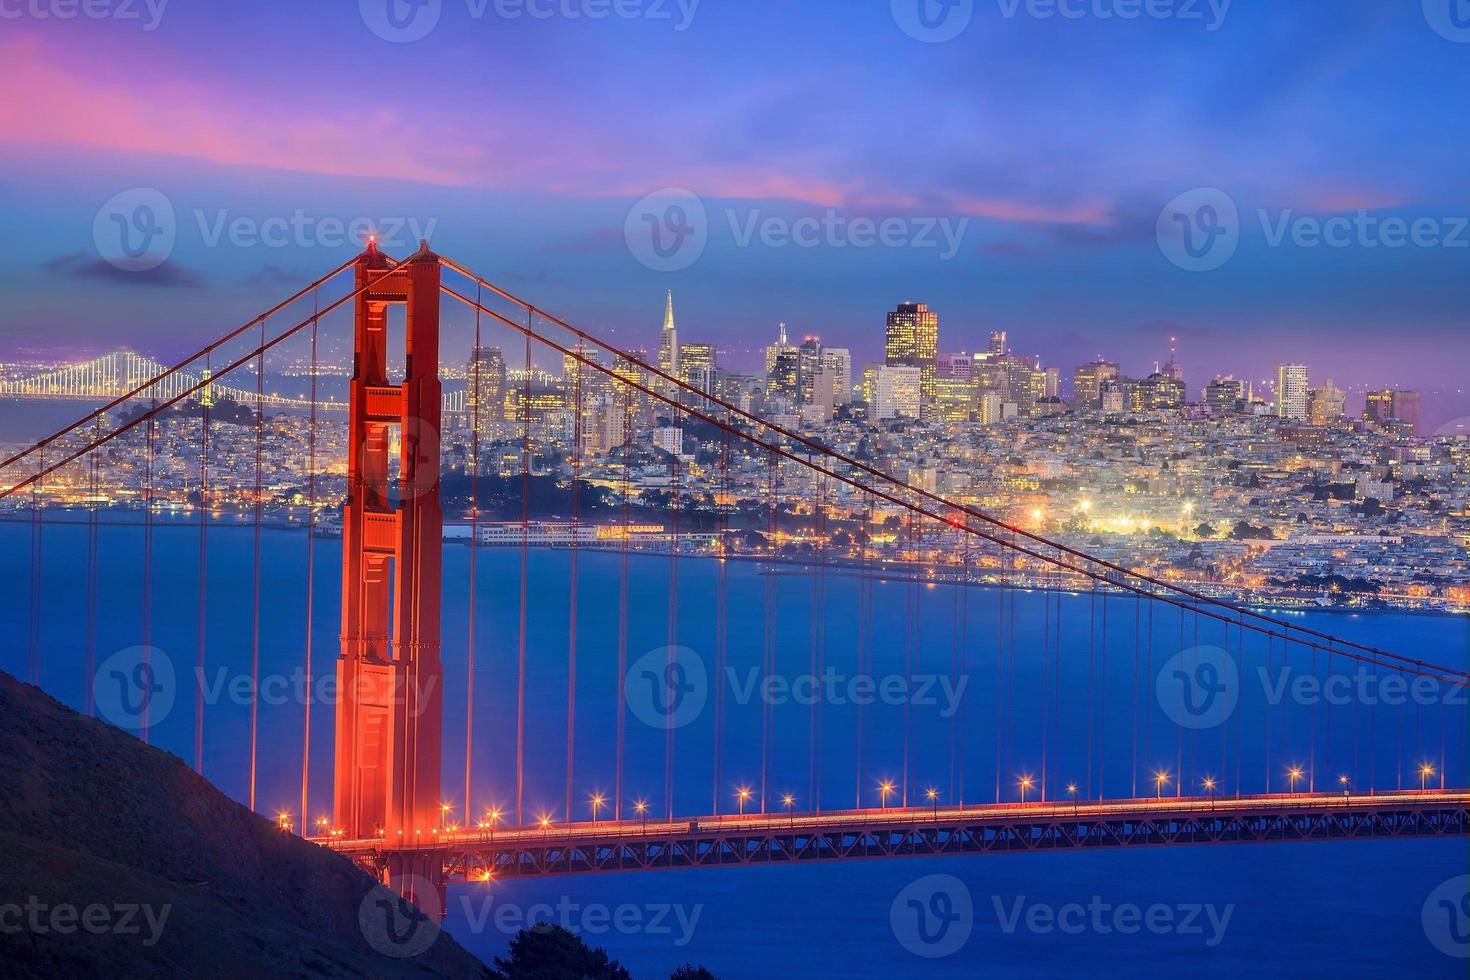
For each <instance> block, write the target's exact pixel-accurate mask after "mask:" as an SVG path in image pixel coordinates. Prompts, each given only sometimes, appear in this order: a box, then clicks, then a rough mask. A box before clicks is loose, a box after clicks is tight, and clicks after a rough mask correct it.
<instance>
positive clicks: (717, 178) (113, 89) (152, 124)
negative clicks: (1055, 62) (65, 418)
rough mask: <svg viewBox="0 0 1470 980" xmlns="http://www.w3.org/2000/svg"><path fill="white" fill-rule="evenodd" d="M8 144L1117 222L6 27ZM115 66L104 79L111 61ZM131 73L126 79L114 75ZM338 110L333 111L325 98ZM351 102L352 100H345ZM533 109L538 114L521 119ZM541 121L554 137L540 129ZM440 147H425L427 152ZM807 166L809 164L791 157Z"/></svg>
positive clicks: (485, 182)
mask: <svg viewBox="0 0 1470 980" xmlns="http://www.w3.org/2000/svg"><path fill="white" fill-rule="evenodd" d="M0 60H3V62H4V63H5V64H6V65H7V70H6V72H5V73H4V74H3V76H0V142H8V143H12V144H28V145H39V146H47V147H57V146H60V147H74V148H84V149H95V150H108V151H123V152H134V153H144V154H162V155H171V156H178V157H184V158H188V159H195V160H201V161H206V162H208V163H212V164H219V165H224V166H244V167H264V168H270V169H276V170H282V171H294V172H306V173H315V174H326V175H332V176H351V177H369V178H383V179H396V180H407V181H416V182H422V183H430V184H442V185H455V186H468V187H488V188H496V189H504V190H530V191H537V192H546V193H553V194H563V195H572V196H580V197H641V196H643V195H645V194H648V193H651V192H653V191H655V190H658V189H661V188H663V187H670V186H683V187H689V188H690V189H692V190H694V191H696V192H697V193H699V194H701V195H703V196H705V197H707V198H723V199H737V200H789V201H796V202H801V203H803V204H808V205H812V206H816V207H824V208H847V209H854V210H862V211H864V212H865V213H868V214H882V213H884V212H888V213H931V214H936V215H955V214H958V215H967V216H970V217H974V218H983V219H992V220H996V221H1004V222H1018V223H1044V224H1105V223H1106V222H1107V212H1106V209H1105V208H1103V207H1101V206H1099V205H1095V204H1084V205H1076V206H1060V207H1057V206H1050V205H1046V204H1036V203H1030V202H1025V201H1015V200H1007V199H1002V198H988V197H977V196H968V195H954V194H948V193H945V192H942V191H941V192H936V193H933V194H922V195H918V194H912V193H903V192H900V191H896V190H894V189H890V188H873V187H871V186H868V185H866V184H865V183H864V182H859V181H850V180H849V181H845V180H842V179H838V178H833V177H826V176H812V175H810V174H804V173H801V172H799V164H796V165H793V164H792V163H791V162H790V161H786V162H785V163H784V166H785V167H786V168H788V169H785V170H782V169H777V168H778V166H781V165H782V164H772V163H770V162H763V163H750V162H741V163H731V164H726V163H715V164H709V163H706V162H702V161H701V162H694V163H689V162H688V154H687V152H685V153H680V152H679V151H678V150H677V149H675V150H673V151H672V152H671V151H670V148H660V147H649V146H648V145H647V144H646V139H645V138H644V137H643V136H640V135H638V134H633V137H632V138H630V137H629V135H628V134H627V133H626V132H624V131H623V130H622V129H619V128H609V129H605V130H599V129H598V128H597V124H595V123H594V124H591V125H588V124H586V122H585V121H581V122H579V121H576V120H572V121H569V122H567V123H566V124H564V125H551V126H548V125H546V123H547V120H546V119H545V118H544V116H543V115H542V110H538V109H533V108H527V107H525V106H524V105H523V104H522V103H521V102H519V101H516V100H510V99H507V100H505V102H504V103H503V104H496V105H493V106H489V107H486V108H485V110H484V112H483V114H482V118H478V119H474V120H473V121H471V122H468V123H467V122H466V120H465V118H464V116H463V115H462V114H460V113H455V112H453V111H450V110H447V109H446V110H438V111H437V112H436V111H434V110H430V112H429V113H428V114H426V115H425V114H419V110H420V109H421V105H420V104H419V103H417V102H413V103H412V104H413V105H414V107H415V114H414V115H413V116H412V117H411V118H410V117H408V116H406V115H405V113H403V112H402V111H400V110H399V109H398V108H396V107H395V100H394V98H393V96H394V94H395V93H393V92H392V91H391V89H390V90H389V91H388V92H387V93H386V96H385V98H384V100H383V101H382V102H380V103H378V105H377V107H375V108H372V109H369V110H353V109H352V108H351V106H352V105H353V103H352V102H351V101H350V100H346V99H345V96H344V98H343V99H337V98H336V97H335V96H334V94H333V93H330V92H329V93H326V94H325V95H323V96H321V97H320V98H321V101H319V102H318V103H316V104H312V103H310V102H308V101H306V99H305V98H301V99H296V98H294V93H291V92H290V91H289V90H288V91H287V92H285V93H284V94H283V93H280V92H278V91H274V90H266V89H264V88H263V87H262V86H259V85H256V84H253V83H252V82H251V81H249V80H242V81H240V82H239V83H238V84H237V83H234V82H231V83H230V84H231V86H232V87H230V88H228V90H223V89H222V87H221V86H222V84H223V83H221V82H218V81H214V80H210V79H205V78H203V77H201V76H200V75H199V74H198V73H197V72H190V71H186V70H181V69H179V68H178V67H175V66H170V65H167V64H157V63H153V64H150V65H149V66H147V70H146V71H140V70H139V69H138V66H121V67H120V66H118V65H116V64H114V63H113V60H112V59H111V57H110V55H108V53H107V52H106V51H105V50H104V51H99V52H87V51H85V50H78V49H75V48H68V49H65V50H62V49H58V48H55V47H52V46H50V45H48V44H46V43H45V42H43V41H41V40H40V39H38V38H35V37H27V36H25V35H18V36H11V37H8V38H5V39H0ZM108 64H110V65H112V68H111V69H110V71H109V74H108V75H107V76H106V77H103V76H102V75H100V74H99V72H98V67H99V66H101V65H108ZM119 76H122V77H129V81H128V82H127V83H126V84H120V83H118V82H116V81H112V79H114V78H117V77H119ZM324 106H325V107H324ZM344 107H345V109H344ZM528 112H530V113H533V115H532V116H531V117H529V118H524V119H522V118H521V117H523V116H525V115H526V114H527V113H528ZM530 129H534V130H535V131H536V132H538V133H539V134H540V135H538V137H537V138H536V139H535V140H527V139H525V138H524V135H523V134H524V133H525V132H526V131H528V130H530ZM425 148H427V149H425ZM793 166H794V167H795V168H796V169H791V168H793Z"/></svg>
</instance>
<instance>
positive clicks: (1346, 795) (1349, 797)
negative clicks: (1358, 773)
mask: <svg viewBox="0 0 1470 980" xmlns="http://www.w3.org/2000/svg"><path fill="white" fill-rule="evenodd" d="M1337 784H1338V785H1339V786H1341V787H1342V798H1343V799H1344V800H1346V801H1347V804H1348V806H1352V804H1353V790H1352V787H1351V786H1350V785H1349V784H1348V778H1347V777H1346V776H1338V777H1337Z"/></svg>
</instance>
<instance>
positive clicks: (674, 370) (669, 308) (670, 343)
mask: <svg viewBox="0 0 1470 980" xmlns="http://www.w3.org/2000/svg"><path fill="white" fill-rule="evenodd" d="M658 369H659V370H660V371H662V372H664V373H665V374H667V375H671V376H672V377H675V378H677V377H679V331H678V328H677V327H675V326H674V291H673V290H672V289H671V290H669V297H668V303H667V305H666V306H665V307H664V329H663V332H662V333H660V334H659V338H658Z"/></svg>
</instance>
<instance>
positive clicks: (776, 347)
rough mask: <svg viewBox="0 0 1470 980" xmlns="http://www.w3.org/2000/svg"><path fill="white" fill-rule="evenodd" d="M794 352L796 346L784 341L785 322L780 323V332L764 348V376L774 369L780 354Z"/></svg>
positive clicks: (768, 375)
mask: <svg viewBox="0 0 1470 980" xmlns="http://www.w3.org/2000/svg"><path fill="white" fill-rule="evenodd" d="M788 352H789V353H793V354H794V353H796V348H795V347H792V346H791V345H790V344H789V343H787V342H786V324H784V323H783V324H781V327H780V332H779V333H778V334H777V337H776V342H775V343H774V344H772V345H771V346H769V347H767V348H766V376H767V377H770V375H771V373H772V372H773V371H775V370H776V361H777V359H778V358H780V356H781V355H782V354H785V353H788Z"/></svg>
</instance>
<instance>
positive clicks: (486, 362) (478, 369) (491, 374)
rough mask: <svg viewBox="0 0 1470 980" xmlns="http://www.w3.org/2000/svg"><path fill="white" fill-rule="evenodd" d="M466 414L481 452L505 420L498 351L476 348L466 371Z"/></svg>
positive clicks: (502, 364)
mask: <svg viewBox="0 0 1470 980" xmlns="http://www.w3.org/2000/svg"><path fill="white" fill-rule="evenodd" d="M465 383H466V391H465V411H467V412H468V413H469V416H470V424H471V425H474V426H477V427H478V432H479V434H480V443H481V448H482V449H483V448H484V446H485V444H487V443H489V442H491V441H493V440H494V439H495V437H496V435H497V434H498V432H499V429H500V426H499V424H498V423H500V422H501V421H503V420H504V419H505V355H504V354H502V353H501V352H500V348H499V347H477V348H475V349H474V351H472V352H471V354H470V363H469V366H468V367H467V368H466V369H465Z"/></svg>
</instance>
